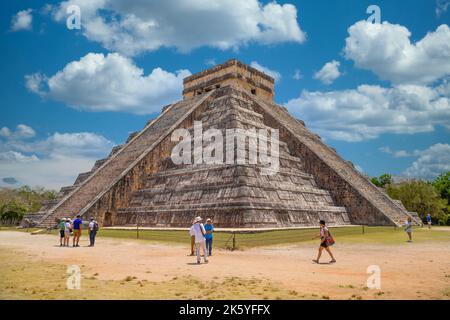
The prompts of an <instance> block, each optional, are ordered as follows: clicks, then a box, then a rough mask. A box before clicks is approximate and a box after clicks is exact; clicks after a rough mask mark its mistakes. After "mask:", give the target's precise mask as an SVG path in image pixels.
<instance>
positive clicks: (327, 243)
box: [313, 220, 336, 263]
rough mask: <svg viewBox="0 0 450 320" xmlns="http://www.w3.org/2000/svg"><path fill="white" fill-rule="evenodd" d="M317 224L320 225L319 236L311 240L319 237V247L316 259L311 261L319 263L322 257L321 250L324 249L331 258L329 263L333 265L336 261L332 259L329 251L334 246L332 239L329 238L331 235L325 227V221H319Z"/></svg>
mask: <svg viewBox="0 0 450 320" xmlns="http://www.w3.org/2000/svg"><path fill="white" fill-rule="evenodd" d="M319 224H320V234H319V235H317V236H316V237H314V238H313V239H317V238H319V237H320V246H319V252H318V254H317V259H315V260H313V262H315V263H319V259H320V257H321V255H322V251H323V249H325V250H326V251H327V252H328V254H329V255H330V257H331V261H330V263H335V262H336V259H335V258H334V256H333V253H332V252H331V250H330V247H331V246H332V245H333V244H334V239H333V237H332V236H331V233H330V231H329V230H328V228H327V226H326V225H325V221H324V220H320V221H319Z"/></svg>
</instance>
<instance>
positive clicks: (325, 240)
mask: <svg viewBox="0 0 450 320" xmlns="http://www.w3.org/2000/svg"><path fill="white" fill-rule="evenodd" d="M213 232H214V225H213V223H212V220H211V218H208V219H206V223H205V224H203V219H202V218H201V217H196V218H195V219H194V221H193V223H192V226H191V228H190V229H189V235H190V236H191V256H196V258H197V264H200V263H201V257H202V256H201V253H200V249H201V251H202V253H203V259H204V262H205V263H208V257H210V256H212V243H213ZM315 238H320V246H319V253H318V255H317V258H316V259H314V260H313V262H315V263H319V259H320V257H321V255H322V251H323V250H324V249H325V250H326V251H327V252H328V254H329V255H330V257H331V261H330V263H335V262H336V259H335V258H334V256H333V253H332V252H331V249H330V247H331V246H332V245H333V244H334V239H333V237H332V236H331V233H330V231H329V230H328V228H327V226H326V223H325V221H324V220H320V234H318V235H317V236H316V237H314V238H313V239H315Z"/></svg>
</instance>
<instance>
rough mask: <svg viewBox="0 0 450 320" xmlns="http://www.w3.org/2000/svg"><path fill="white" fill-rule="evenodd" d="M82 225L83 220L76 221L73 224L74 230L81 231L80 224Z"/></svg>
mask: <svg viewBox="0 0 450 320" xmlns="http://www.w3.org/2000/svg"><path fill="white" fill-rule="evenodd" d="M82 223H83V221H81V219H75V220H74V222H73V228H74V229H75V230H78V229H80V224H82Z"/></svg>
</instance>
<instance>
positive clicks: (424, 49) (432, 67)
mask: <svg viewBox="0 0 450 320" xmlns="http://www.w3.org/2000/svg"><path fill="white" fill-rule="evenodd" d="M348 33H349V36H348V38H347V39H346V40H345V42H346V43H345V48H344V55H345V57H346V58H347V59H350V60H353V61H354V63H355V65H356V67H358V68H361V69H365V70H370V71H372V72H374V73H375V74H377V75H378V76H379V77H380V78H381V79H383V80H388V81H391V82H392V83H395V84H430V83H433V82H435V81H437V80H439V79H442V78H445V77H446V76H449V75H450V28H449V26H448V25H446V24H443V25H441V26H439V27H438V28H437V29H436V30H435V31H432V32H429V33H428V34H427V35H425V36H424V37H423V38H422V39H420V40H419V41H417V42H415V43H413V42H411V39H410V37H411V32H410V31H409V30H408V29H407V28H406V27H404V26H401V25H398V24H391V23H389V22H383V23H382V24H373V23H369V22H367V21H359V22H357V23H355V24H354V25H352V26H351V27H350V28H349V29H348Z"/></svg>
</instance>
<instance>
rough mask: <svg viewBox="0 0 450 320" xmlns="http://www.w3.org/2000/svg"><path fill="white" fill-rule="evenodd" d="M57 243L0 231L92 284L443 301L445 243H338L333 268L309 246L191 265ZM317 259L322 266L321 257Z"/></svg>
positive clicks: (155, 247)
mask: <svg viewBox="0 0 450 320" xmlns="http://www.w3.org/2000/svg"><path fill="white" fill-rule="evenodd" d="M57 241H58V240H57V238H56V236H50V235H30V234H27V233H23V232H10V231H2V232H0V250H5V249H7V250H14V251H17V252H18V253H23V254H24V256H26V257H27V258H28V259H32V260H34V261H39V262H46V263H55V264H63V265H73V264H76V265H79V266H81V269H82V272H83V273H84V274H88V275H93V274H98V276H97V277H98V279H100V280H121V279H124V278H125V277H127V276H135V277H137V278H138V279H146V280H149V281H168V280H170V279H172V278H173V277H182V276H187V275H191V276H194V277H196V278H199V279H203V280H211V279H216V280H217V279H219V280H220V279H224V278H226V277H240V278H248V279H250V278H257V279H261V280H270V281H271V282H273V283H275V284H277V285H279V286H280V287H283V288H286V289H289V290H295V291H297V292H299V293H303V294H308V295H313V296H315V295H317V296H318V297H323V296H324V295H325V296H328V297H330V298H332V299H348V298H351V297H352V296H353V297H354V298H359V297H361V298H363V299H380V298H382V299H429V298H434V299H449V298H450V296H449V295H450V246H449V243H413V244H407V243H405V244H401V245H390V246H386V245H366V244H360V245H356V244H352V245H348V244H341V245H338V246H336V247H334V248H333V249H334V252H335V253H336V256H337V259H338V263H336V264H334V265H328V264H321V265H316V264H313V263H312V262H311V258H313V257H314V256H315V254H316V247H311V246H310V245H295V246H294V245H293V246H282V247H281V246H280V247H266V248H258V249H250V250H245V251H235V252H230V251H225V250H216V251H215V252H214V256H213V257H211V259H210V263H209V264H207V265H205V264H201V265H196V264H195V263H194V262H195V258H194V257H189V256H187V253H188V251H189V248H188V246H178V245H165V244H154V243H148V242H143V241H135V240H122V239H120V240H119V239H107V238H100V239H98V244H97V246H96V247H95V248H88V247H86V245H87V239H86V237H84V238H82V241H81V246H82V247H80V248H60V247H59V245H58V246H56V245H55V243H57ZM323 261H324V262H325V261H328V256H327V255H326V254H325V256H324V260H323ZM0 263H1V262H0ZM370 265H378V266H379V267H380V268H381V290H372V289H370V290H368V289H367V288H365V286H366V281H367V278H368V277H369V274H367V273H366V270H367V267H368V266H370Z"/></svg>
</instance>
